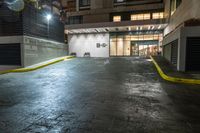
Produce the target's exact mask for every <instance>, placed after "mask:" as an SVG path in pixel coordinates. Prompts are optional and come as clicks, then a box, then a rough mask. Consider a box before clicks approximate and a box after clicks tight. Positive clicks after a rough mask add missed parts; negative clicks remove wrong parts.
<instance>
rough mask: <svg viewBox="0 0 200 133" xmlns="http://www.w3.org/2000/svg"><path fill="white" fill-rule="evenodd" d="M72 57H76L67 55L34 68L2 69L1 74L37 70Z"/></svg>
mask: <svg viewBox="0 0 200 133" xmlns="http://www.w3.org/2000/svg"><path fill="white" fill-rule="evenodd" d="M71 58H74V56H65V57H62V58H59V59H57V60H54V61H51V62H48V63H46V64H42V65H39V66H36V67H33V68H20V69H13V70H6V71H1V72H0V75H1V74H6V73H21V72H30V71H34V70H37V69H40V68H43V67H46V66H49V65H52V64H55V63H58V62H61V61H64V60H66V59H71Z"/></svg>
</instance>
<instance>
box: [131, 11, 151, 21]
mask: <svg viewBox="0 0 200 133" xmlns="http://www.w3.org/2000/svg"><path fill="white" fill-rule="evenodd" d="M150 18H151V15H150V13H146V14H133V15H131V20H132V21H134V20H148V19H150Z"/></svg>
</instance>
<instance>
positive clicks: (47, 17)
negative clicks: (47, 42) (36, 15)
mask: <svg viewBox="0 0 200 133" xmlns="http://www.w3.org/2000/svg"><path fill="white" fill-rule="evenodd" d="M46 19H47V24H48V27H47V30H48V31H47V32H48V38H49V21H50V20H51V19H52V15H51V14H47V16H46Z"/></svg>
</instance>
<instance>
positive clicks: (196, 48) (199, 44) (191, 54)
mask: <svg viewBox="0 0 200 133" xmlns="http://www.w3.org/2000/svg"><path fill="white" fill-rule="evenodd" d="M186 49H187V52H186V71H200V37H189V38H187V47H186Z"/></svg>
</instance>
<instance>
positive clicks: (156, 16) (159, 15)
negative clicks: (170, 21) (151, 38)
mask: <svg viewBox="0 0 200 133" xmlns="http://www.w3.org/2000/svg"><path fill="white" fill-rule="evenodd" d="M152 18H153V19H162V18H164V13H163V12H156V13H153V15H152Z"/></svg>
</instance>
